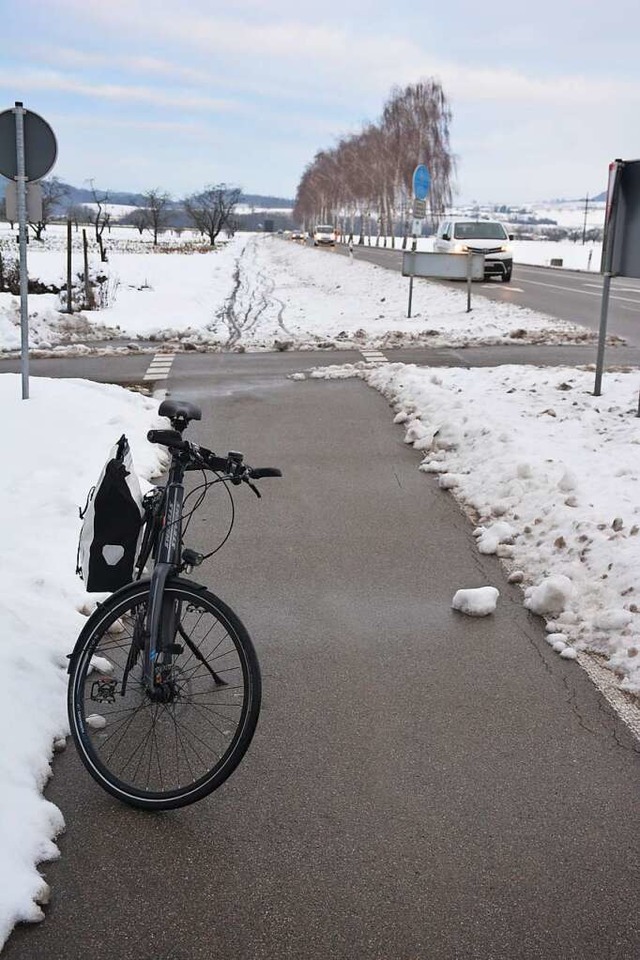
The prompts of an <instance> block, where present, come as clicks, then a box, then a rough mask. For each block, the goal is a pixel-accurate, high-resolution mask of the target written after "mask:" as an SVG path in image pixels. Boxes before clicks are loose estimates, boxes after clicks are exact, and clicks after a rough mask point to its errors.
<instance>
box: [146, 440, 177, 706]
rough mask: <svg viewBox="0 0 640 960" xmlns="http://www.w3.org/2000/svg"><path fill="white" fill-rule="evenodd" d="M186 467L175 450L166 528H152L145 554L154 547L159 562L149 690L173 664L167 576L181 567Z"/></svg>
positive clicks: (149, 636) (152, 597)
mask: <svg viewBox="0 0 640 960" xmlns="http://www.w3.org/2000/svg"><path fill="white" fill-rule="evenodd" d="M185 470H186V466H185V464H184V463H182V462H181V460H180V457H179V455H178V454H175V453H174V454H172V457H171V466H170V468H169V477H168V480H167V485H166V487H165V489H164V494H163V497H162V504H161V508H160V516H161V518H162V528H161V530H160V531H157V530H156V531H154V530H153V529H152V531H151V535H150V538H149V543H148V548H147V556H146V557H143V558H142V559H143V565H144V563H145V562H146V560H147V559H148V556H149V553H150V551H151V549H153V553H154V560H155V562H154V567H153V572H152V574H151V583H150V586H149V616H148V623H147V630H146V631H145V647H144V682H145V685H146V686H147V689H148V690H149V691H152V690H153V689H154V687H156V685H157V682H158V681H157V677H156V671H157V667H158V666H163V667H164V666H169V665H170V664H171V656H172V651H171V645H172V644H173V640H174V636H175V629H176V616H175V611H173V609H167V604H166V603H165V600H164V587H165V584H166V582H167V579H168V578H169V577H170V576H171V575H172V574H175V573H177V572H178V570H179V567H180V560H181V556H180V545H181V543H182V504H183V501H184V482H183V481H184V474H185ZM156 520H157V514H155V513H154V515H153V516H152V517H151V518H150V521H149V522H150V523H152V524H153V525H154V526H155V523H156ZM154 533H155V535H154Z"/></svg>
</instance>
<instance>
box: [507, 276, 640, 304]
mask: <svg viewBox="0 0 640 960" xmlns="http://www.w3.org/2000/svg"><path fill="white" fill-rule="evenodd" d="M523 282H524V283H532V284H534V286H536V287H553V289H554V290H566V291H567V293H582V294H584V296H585V297H599V296H601V293H600V292H599V291H597V290H581V289H580V287H562V286H560V284H559V283H542V281H541V280H524V279H523ZM609 299H610V300H620V301H625V302H626V303H635V304H637V305H638V306H639V307H640V300H634V299H633V297H616V296H614V294H611V295H610V297H609Z"/></svg>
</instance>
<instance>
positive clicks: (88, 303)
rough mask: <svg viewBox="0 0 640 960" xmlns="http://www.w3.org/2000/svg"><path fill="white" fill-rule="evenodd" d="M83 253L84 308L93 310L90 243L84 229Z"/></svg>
mask: <svg viewBox="0 0 640 960" xmlns="http://www.w3.org/2000/svg"><path fill="white" fill-rule="evenodd" d="M82 253H83V258H84V308H85V310H91V308H92V307H93V302H92V301H93V297H92V293H91V281H90V280H89V244H88V242H87V231H86V230H84V229H83V231H82Z"/></svg>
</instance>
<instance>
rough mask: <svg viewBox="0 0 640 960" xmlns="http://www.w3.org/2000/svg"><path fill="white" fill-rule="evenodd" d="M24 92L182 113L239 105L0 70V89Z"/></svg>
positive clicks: (190, 95) (177, 93)
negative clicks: (142, 104)
mask: <svg viewBox="0 0 640 960" xmlns="http://www.w3.org/2000/svg"><path fill="white" fill-rule="evenodd" d="M3 87H4V88H5V89H10V90H15V89H16V88H19V89H21V90H25V91H33V90H46V91H47V92H51V91H53V90H55V91H58V92H60V93H72V94H78V95H80V96H83V97H92V98H94V99H101V100H111V101H116V102H126V103H130V104H133V103H145V104H151V105H153V106H156V107H168V108H173V107H177V108H181V109H185V110H209V111H216V112H217V111H225V112H226V111H240V110H242V109H243V106H242V104H240V103H238V102H237V101H233V100H226V99H219V98H215V97H209V96H205V95H203V94H201V93H196V92H194V91H188V90H184V91H173V90H172V91H171V92H169V91H168V90H165V89H163V88H161V87H159V88H151V87H141V86H129V85H121V84H113V83H98V82H94V83H90V82H87V81H85V80H80V79H78V78H77V77H74V76H71V75H65V74H63V73H60V72H58V71H53V70H51V71H28V70H27V71H22V72H20V71H19V70H7V69H5V70H0V88H3Z"/></svg>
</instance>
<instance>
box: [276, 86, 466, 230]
mask: <svg viewBox="0 0 640 960" xmlns="http://www.w3.org/2000/svg"><path fill="white" fill-rule="evenodd" d="M450 121H451V110H450V108H449V105H448V102H447V98H446V96H445V94H444V92H443V90H442V87H441V85H440V83H439V81H437V80H435V79H428V80H423V81H421V82H420V83H416V84H410V85H409V86H406V87H404V88H400V87H394V89H393V90H392V91H391V94H390V96H389V99H388V100H387V102H386V104H385V106H384V109H383V112H382V116H381V118H380V120H379V122H378V123H370V124H368V125H367V126H366V127H365V128H364V129H363V130H362V131H361V132H360V133H355V134H352V135H351V136H347V137H344V138H342V139H341V140H340V141H339V142H338V144H337V146H336V147H334V148H333V149H329V150H320V151H319V152H318V153H317V154H316V155H315V157H314V159H313V161H312V162H311V163H310V164H309V165H308V166H307V167H306V169H305V171H304V173H303V175H302V178H301V180H300V183H299V185H298V190H297V194H296V201H295V206H294V219H295V220H296V221H297V222H298V223H300V224H302V225H303V226H305V227H307V228H309V227H311V225H312V224H313V223H335V224H337V225H338V226H339V227H340V229H341V230H342V232H343V233H345V234H349V235H350V236H354V235H355V233H356V232H359V233H360V238H361V240H362V239H363V237H364V233H365V231H366V232H368V233H369V235H370V234H371V224H372V222H375V223H376V225H377V228H378V235H383V236H386V235H387V234H390V235H391V236H394V235H395V233H396V232H397V230H398V228H400V232H401V233H403V234H404V236H405V237H406V236H407V235H408V233H409V221H410V218H411V216H412V211H411V199H412V178H413V171H414V170H415V168H416V166H417V165H418V164H420V163H424V164H425V165H426V167H427V169H428V170H429V174H430V176H431V186H430V190H429V194H428V198H427V203H428V210H429V216H430V219H431V221H432V224H434V223H435V222H436V220H437V219H439V218H440V216H441V215H442V213H443V212H444V210H445V209H446V208H447V207H448V206H450V204H451V190H452V179H453V175H454V159H453V155H452V153H451V148H450V144H449V124H450Z"/></svg>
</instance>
